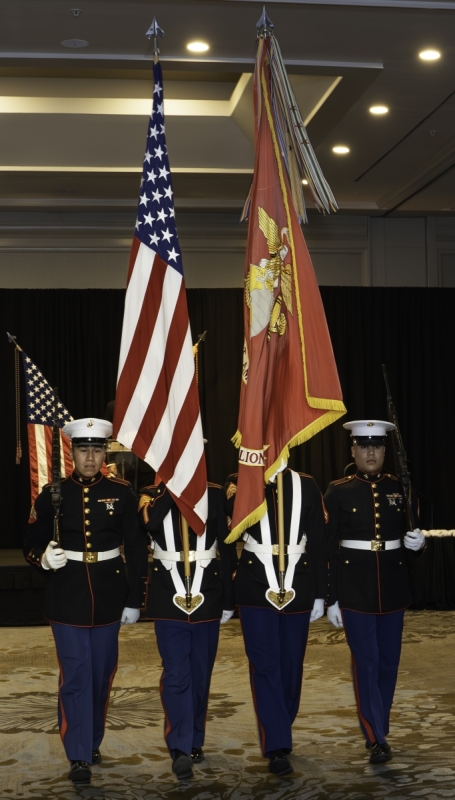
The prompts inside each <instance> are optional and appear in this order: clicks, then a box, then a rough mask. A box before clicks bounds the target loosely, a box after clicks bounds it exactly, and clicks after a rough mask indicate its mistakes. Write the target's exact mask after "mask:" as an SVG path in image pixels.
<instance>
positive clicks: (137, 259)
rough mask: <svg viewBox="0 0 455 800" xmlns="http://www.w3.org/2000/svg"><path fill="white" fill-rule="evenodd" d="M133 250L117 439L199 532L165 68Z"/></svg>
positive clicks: (201, 486)
mask: <svg viewBox="0 0 455 800" xmlns="http://www.w3.org/2000/svg"><path fill="white" fill-rule="evenodd" d="M153 74H154V92H153V108H152V114H151V117H150V122H149V130H148V135H147V146H146V152H145V156H144V167H143V172H142V180H141V188H140V192H139V203H138V210H137V219H136V228H135V233H134V238H133V244H132V247H131V255H130V264H129V271H128V283H127V290H126V299H125V313H124V318H123V331H122V343H121V348H120V360H119V369H118V383H117V394H116V399H115V413H114V436H116V438H117V439H118V441H119V442H121V444H123V445H125V446H126V447H128V448H129V449H130V450H132V451H133V453H135V454H136V455H137V456H138V457H139V458H142V459H143V460H144V461H146V462H147V463H148V464H150V466H151V467H152V468H153V469H154V470H156V472H159V474H160V477H161V479H162V480H163V481H164V483H165V484H166V485H167V488H168V489H169V491H170V492H171V493H172V495H173V496H174V498H175V501H176V503H177V505H178V507H179V509H180V511H181V512H182V514H183V516H184V517H185V518H186V520H187V521H188V523H189V524H190V525H191V527H192V528H193V530H194V531H196V533H199V534H202V532H203V530H204V526H205V521H206V519H207V474H206V466H205V455H204V444H203V436H202V425H201V415H200V408H199V396H198V389H197V384H196V377H195V369H194V357H193V349H192V340H191V330H190V324H189V318H188V307H187V301H186V290H185V281H184V278H183V269H182V254H181V251H180V245H179V241H178V236H177V229H176V226H175V211H174V200H173V193H172V182H171V173H170V169H169V159H168V155H167V148H166V139H165V132H164V113H163V105H164V100H163V78H162V72H161V65H160V64H159V63H157V64H155V65H154V68H153Z"/></svg>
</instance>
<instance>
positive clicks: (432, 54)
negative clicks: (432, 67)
mask: <svg viewBox="0 0 455 800" xmlns="http://www.w3.org/2000/svg"><path fill="white" fill-rule="evenodd" d="M419 58H421V59H422V61H437V60H438V58H441V53H440V52H439V50H422V52H421V53H419Z"/></svg>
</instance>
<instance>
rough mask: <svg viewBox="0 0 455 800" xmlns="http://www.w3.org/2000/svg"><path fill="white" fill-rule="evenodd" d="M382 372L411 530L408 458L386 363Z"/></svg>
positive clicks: (396, 459)
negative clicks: (393, 427)
mask: <svg viewBox="0 0 455 800" xmlns="http://www.w3.org/2000/svg"><path fill="white" fill-rule="evenodd" d="M382 372H383V375H384V382H385V388H386V392H387V411H388V417H389V422H392V423H393V425H395V430H393V431H392V432H391V433H392V443H393V453H394V456H395V469H396V471H397V474H398V477H399V479H400V482H401V485H402V487H403V492H404V496H405V502H406V507H405V510H406V520H407V523H408V526H409V530H410V531H413V530H414V528H415V521H414V514H413V511H412V493H411V473H410V472H409V469H408V459H407V456H406V450H405V449H404V444H403V437H402V435H401V431H400V426H399V424H398V416H397V412H396V408H395V403H394V402H393V400H392V394H391V392H390V385H389V376H388V375H387V369H386V365H385V364H383V365H382Z"/></svg>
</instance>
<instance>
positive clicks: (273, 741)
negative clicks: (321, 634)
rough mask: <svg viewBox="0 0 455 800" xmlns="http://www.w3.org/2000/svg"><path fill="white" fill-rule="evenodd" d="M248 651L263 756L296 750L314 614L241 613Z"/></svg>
mask: <svg viewBox="0 0 455 800" xmlns="http://www.w3.org/2000/svg"><path fill="white" fill-rule="evenodd" d="M240 621H241V623H242V632H243V639H244V642H245V651H246V654H247V656H248V660H249V662H250V682H251V691H252V693H253V702H254V708H255V711H256V717H257V721H258V727H259V737H260V741H261V749H262V754H263V755H264V756H266V757H267V756H268V754H269V753H270V752H271V751H272V750H285V751H287V752H289V753H290V752H291V750H292V730H291V729H292V723H293V722H294V720H295V718H296V716H297V712H298V710H299V704H300V693H301V689H302V677H303V659H304V656H305V649H306V643H307V639H308V627H309V624H310V612H309V611H308V612H305V613H303V614H283V613H280V612H278V611H274V610H273V609H272V608H270V609H269V608H250V607H248V606H241V607H240Z"/></svg>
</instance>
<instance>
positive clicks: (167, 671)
mask: <svg viewBox="0 0 455 800" xmlns="http://www.w3.org/2000/svg"><path fill="white" fill-rule="evenodd" d="M155 633H156V638H157V643H158V650H159V652H160V656H161V659H162V662H163V672H162V675H161V680H160V692H161V702H162V704H163V708H164V739H165V742H166V744H167V746H168V748H169V752H170V754H171V758H175V751H176V750H181V751H182V752H183V753H187V754H188V755H189V754H190V753H191V750H192V749H193V747H202V745H203V744H204V738H205V720H206V716H207V706H208V702H209V689H210V679H211V677H212V670H213V664H214V663H215V656H216V651H217V648H218V637H219V633H220V622H219V620H215V621H212V622H198V623H196V624H191V623H189V622H180V621H178V620H155Z"/></svg>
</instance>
